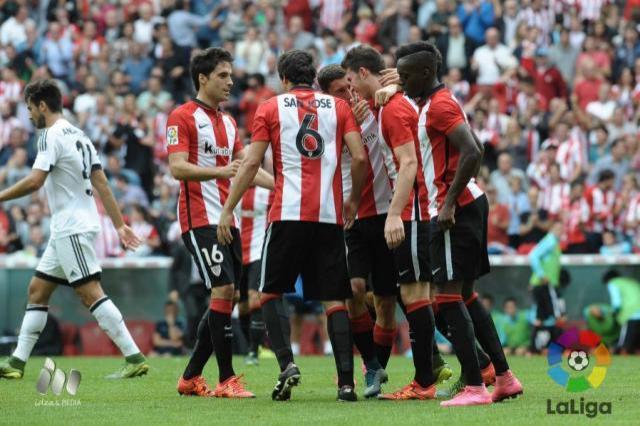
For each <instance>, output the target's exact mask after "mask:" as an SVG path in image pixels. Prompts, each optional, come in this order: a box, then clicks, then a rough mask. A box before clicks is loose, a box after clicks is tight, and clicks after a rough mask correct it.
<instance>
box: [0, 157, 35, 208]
mask: <svg viewBox="0 0 640 426" xmlns="http://www.w3.org/2000/svg"><path fill="white" fill-rule="evenodd" d="M27 160H28V158H27V150H26V149H24V148H16V149H15V150H14V151H13V155H12V156H11V158H9V161H8V162H7V165H6V166H4V167H2V168H0V188H3V189H4V188H8V187H10V186H12V185H14V184H15V183H17V182H18V181H19V180H21V179H23V178H25V177H26V176H28V175H29V174H30V173H31V167H29V166H28V165H27ZM30 199H31V197H30V196H28V195H25V196H24V197H21V198H16V199H15V200H11V201H7V202H5V203H3V204H4V207H5V208H7V209H10V208H11V207H12V206H20V207H22V208H26V207H27V206H28V205H29V200H30Z"/></svg>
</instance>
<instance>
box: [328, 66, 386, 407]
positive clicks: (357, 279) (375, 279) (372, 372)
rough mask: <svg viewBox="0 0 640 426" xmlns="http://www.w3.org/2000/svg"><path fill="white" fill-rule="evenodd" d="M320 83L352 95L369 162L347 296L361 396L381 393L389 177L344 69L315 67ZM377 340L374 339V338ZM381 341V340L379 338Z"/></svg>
mask: <svg viewBox="0 0 640 426" xmlns="http://www.w3.org/2000/svg"><path fill="white" fill-rule="evenodd" d="M318 84H319V85H320V88H321V89H322V91H323V92H324V93H327V94H329V95H331V96H335V97H336V98H340V99H343V100H345V101H347V102H349V101H351V102H352V105H353V111H354V115H355V117H356V120H357V121H358V124H359V125H360V129H361V135H362V143H363V145H364V150H365V152H366V154H367V159H368V162H369V165H368V167H367V178H366V183H365V186H364V189H363V191H362V196H361V197H362V201H361V202H360V208H359V209H358V214H357V216H356V220H355V222H354V224H353V227H352V228H351V229H349V230H346V231H345V242H346V244H347V266H348V267H349V275H350V278H351V290H352V291H353V298H352V299H349V300H348V301H347V308H348V309H349V316H350V317H351V329H352V331H353V340H354V343H355V345H356V347H357V348H358V351H359V352H360V355H361V356H362V360H363V362H364V365H365V368H366V373H365V381H366V384H367V389H365V392H364V396H365V397H367V398H371V397H374V396H377V395H378V394H379V393H380V386H381V384H382V383H385V382H386V381H387V380H388V377H387V373H386V372H385V371H384V368H385V367H386V365H387V362H388V361H389V356H390V355H391V346H392V345H393V338H394V335H395V329H396V324H395V305H396V297H397V293H398V289H397V286H396V270H395V265H394V263H393V257H392V254H391V251H390V250H389V248H388V247H387V243H386V241H385V239H384V221H385V219H386V212H387V210H388V209H389V201H390V200H391V195H392V194H391V180H390V179H389V175H388V174H387V168H386V166H385V163H384V160H385V159H384V155H383V154H382V147H381V145H380V142H379V140H378V126H377V123H376V119H375V117H374V116H373V114H372V113H371V111H370V110H369V105H368V103H367V101H366V100H361V101H359V102H358V101H355V100H354V99H352V92H351V91H350V88H349V82H348V81H347V79H346V72H345V70H344V69H343V68H342V67H341V66H340V65H328V66H326V67H324V68H322V69H321V70H320V71H319V72H318ZM350 171H351V157H350V155H349V152H348V150H346V149H345V150H343V152H342V185H343V199H344V200H345V201H346V200H348V198H349V196H350V193H351V173H350ZM369 276H371V283H372V287H373V291H374V300H375V302H374V307H375V310H376V325H375V328H374V324H373V320H372V318H371V315H370V314H369V309H368V307H367V304H366V290H367V278H368V277H369ZM374 340H375V343H374ZM378 343H380V344H378Z"/></svg>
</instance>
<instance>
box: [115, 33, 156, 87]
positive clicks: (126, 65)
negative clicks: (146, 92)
mask: <svg viewBox="0 0 640 426" xmlns="http://www.w3.org/2000/svg"><path fill="white" fill-rule="evenodd" d="M151 68H153V61H152V60H151V58H150V57H148V56H146V55H145V54H144V46H143V45H141V44H140V43H132V44H131V47H130V50H129V54H128V55H127V58H126V59H125V60H124V61H123V62H122V71H124V73H125V74H126V75H127V76H128V77H129V78H128V80H129V89H130V90H131V91H132V92H133V93H134V94H136V95H137V94H139V93H140V92H142V90H143V89H145V88H146V87H147V80H148V79H149V75H150V74H151Z"/></svg>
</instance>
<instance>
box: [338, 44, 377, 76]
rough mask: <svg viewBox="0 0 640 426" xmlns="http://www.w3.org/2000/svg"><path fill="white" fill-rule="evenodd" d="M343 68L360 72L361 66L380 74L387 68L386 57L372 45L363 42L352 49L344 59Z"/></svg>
mask: <svg viewBox="0 0 640 426" xmlns="http://www.w3.org/2000/svg"><path fill="white" fill-rule="evenodd" d="M342 68H344V69H346V70H350V71H354V72H358V70H359V69H360V68H364V69H366V70H369V71H370V72H372V73H374V74H380V71H382V70H383V69H385V65H384V59H383V58H382V55H381V54H380V52H378V51H377V50H376V49H374V48H373V47H371V46H368V45H366V44H361V45H360V46H356V47H354V48H352V49H350V50H349V51H348V52H347V54H346V55H345V57H344V59H343V60H342Z"/></svg>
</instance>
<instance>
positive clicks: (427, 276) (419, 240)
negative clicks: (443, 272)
mask: <svg viewBox="0 0 640 426" xmlns="http://www.w3.org/2000/svg"><path fill="white" fill-rule="evenodd" d="M403 223H404V241H403V242H402V244H400V246H399V247H397V248H396V249H394V250H393V258H394V261H395V264H396V270H397V271H398V275H397V279H396V280H397V282H398V284H400V285H401V284H413V283H416V282H430V281H431V268H430V266H431V262H430V259H429V246H428V244H429V222H417V221H410V222H407V221H405V222H403Z"/></svg>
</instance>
